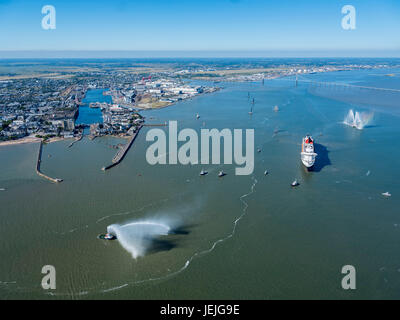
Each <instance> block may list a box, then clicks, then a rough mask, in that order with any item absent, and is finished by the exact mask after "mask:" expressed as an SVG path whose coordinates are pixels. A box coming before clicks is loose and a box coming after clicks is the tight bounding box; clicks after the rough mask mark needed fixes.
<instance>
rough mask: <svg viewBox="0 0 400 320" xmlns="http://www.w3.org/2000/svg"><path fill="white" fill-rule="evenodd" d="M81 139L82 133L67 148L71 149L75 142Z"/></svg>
mask: <svg viewBox="0 0 400 320" xmlns="http://www.w3.org/2000/svg"><path fill="white" fill-rule="evenodd" d="M82 138H83V133H82V134H81V135H79V136H78V137H77V138H76V139H75V140H74V141H72V142H71V144H70V145H69V146H68V148H71V147H72V146H73V145H74V143H75V142H78V141H80V140H82Z"/></svg>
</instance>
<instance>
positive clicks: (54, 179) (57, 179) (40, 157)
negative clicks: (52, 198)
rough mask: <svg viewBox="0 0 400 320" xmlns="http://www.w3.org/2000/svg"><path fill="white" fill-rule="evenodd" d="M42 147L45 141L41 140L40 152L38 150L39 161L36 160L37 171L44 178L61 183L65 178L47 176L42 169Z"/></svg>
mask: <svg viewBox="0 0 400 320" xmlns="http://www.w3.org/2000/svg"><path fill="white" fill-rule="evenodd" d="M42 148H43V142H42V141H40V145H39V152H38V157H37V161H36V173H37V174H38V175H39V176H41V177H42V178H45V179H47V180H49V181H51V182H55V183H59V182H62V181H63V179H59V178H51V177H49V176H46V175H45V174H44V173H42V172H41V171H40V163H41V162H42Z"/></svg>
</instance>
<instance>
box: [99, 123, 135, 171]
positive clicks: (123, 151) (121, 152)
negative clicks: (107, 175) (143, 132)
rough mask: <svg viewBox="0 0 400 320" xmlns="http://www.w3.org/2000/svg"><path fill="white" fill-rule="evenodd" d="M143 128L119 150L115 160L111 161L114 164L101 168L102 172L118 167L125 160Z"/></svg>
mask: <svg viewBox="0 0 400 320" xmlns="http://www.w3.org/2000/svg"><path fill="white" fill-rule="evenodd" d="M141 128H142V126H139V127H138V130H137V131H136V132H135V133H134V134H133V135H132V136H131V137H130V138H129V140H128V142H127V143H126V144H125V145H124V146H123V147H122V148H121V149H120V150H118V152H117V153H116V155H115V156H114V158H113V159H112V161H111V162H112V164H110V165H108V166H105V167H103V168H101V170H103V171H106V170H108V169H111V168H112V167H114V166H116V165H117V164H119V163H120V162H121V161H122V160H123V159H124V157H125V155H126V154H127V152H128V150H129V149H130V147H131V146H132V144H133V142H134V141H135V139H136V137H137V135H138V134H139V131H140V129H141Z"/></svg>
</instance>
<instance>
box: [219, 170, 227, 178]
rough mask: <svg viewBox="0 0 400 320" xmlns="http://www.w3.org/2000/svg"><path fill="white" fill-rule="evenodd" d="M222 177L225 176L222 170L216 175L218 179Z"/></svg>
mask: <svg viewBox="0 0 400 320" xmlns="http://www.w3.org/2000/svg"><path fill="white" fill-rule="evenodd" d="M223 176H226V173H225V172H223V171H222V170H221V171H220V172H219V173H218V177H220V178H221V177H223Z"/></svg>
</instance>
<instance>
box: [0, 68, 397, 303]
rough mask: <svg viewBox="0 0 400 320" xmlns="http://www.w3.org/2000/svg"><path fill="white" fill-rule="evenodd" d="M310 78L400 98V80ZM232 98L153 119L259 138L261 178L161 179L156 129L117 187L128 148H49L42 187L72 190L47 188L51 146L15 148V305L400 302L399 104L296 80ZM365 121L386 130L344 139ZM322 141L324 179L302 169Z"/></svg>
mask: <svg viewBox="0 0 400 320" xmlns="http://www.w3.org/2000/svg"><path fill="white" fill-rule="evenodd" d="M387 74H394V76H392V77H390V78H389V77H388V76H387ZM307 77H308V78H312V79H316V80H321V81H322V80H325V81H330V82H335V81H338V82H345V83H354V84H371V83H373V85H374V86H378V87H384V86H386V87H392V88H398V89H400V78H399V77H400V71H399V70H378V71H376V70H373V71H371V70H366V71H351V72H337V73H327V74H315V75H308V76H307ZM211 85H212V84H211ZM219 85H220V86H222V87H223V89H222V90H220V91H218V92H215V93H212V94H208V95H202V96H199V97H196V98H194V99H192V100H187V101H183V102H179V103H177V104H176V105H174V106H171V107H168V108H164V109H161V110H152V111H144V112H142V114H143V115H144V116H145V117H146V121H147V123H164V122H165V121H169V120H177V121H178V129H183V128H193V129H195V130H197V131H200V129H201V128H209V129H211V128H217V129H223V128H231V129H241V128H242V129H247V128H252V129H254V130H255V148H256V150H257V148H259V149H260V152H256V153H255V169H254V173H253V174H252V175H249V176H236V175H235V171H234V169H235V165H224V164H221V165H187V166H183V165H179V164H178V165H155V166H151V165H149V164H148V163H147V161H146V158H145V152H146V149H147V147H148V146H149V145H150V142H147V141H146V139H145V137H146V133H147V131H148V130H150V129H151V127H144V128H143V129H142V130H141V131H140V133H139V135H138V137H137V139H136V141H135V143H134V145H133V146H132V148H131V149H130V151H129V152H128V154H127V155H126V157H125V159H124V160H123V161H122V162H121V163H120V164H119V165H118V166H116V167H114V168H112V169H111V170H108V171H106V172H103V171H102V170H101V168H102V167H103V166H104V165H105V164H109V163H110V162H111V159H112V157H113V156H114V154H115V152H116V149H115V146H116V145H117V144H118V143H122V142H123V141H122V140H120V139H116V138H111V137H104V138H97V139H95V140H93V141H90V140H89V139H87V138H86V137H84V138H83V139H82V140H81V141H80V142H77V143H75V144H74V145H73V146H72V147H71V148H68V145H69V142H68V141H62V142H57V143H51V144H48V145H46V146H44V148H43V157H42V171H43V172H44V173H45V174H47V175H49V176H56V177H60V178H62V179H64V181H63V182H62V183H60V184H52V183H49V182H48V181H46V180H44V179H42V178H41V177H39V176H37V175H36V173H35V160H36V156H37V148H38V145H37V144H26V145H15V146H8V147H0V158H1V162H2V170H1V171H0V188H4V189H5V190H4V191H0V207H1V209H0V219H1V224H0V234H1V235H2V239H3V241H2V242H1V243H0V256H1V263H0V298H2V299H7V298H22V299H28V298H33V299H43V298H44V299H175V298H176V299H188V298H190V299H307V298H310V299H315V298H323V299H359V298H367V299H381V298H386V299H392V298H397V299H398V298H400V241H399V240H400V212H399V210H398V208H399V207H400V200H399V199H400V186H399V184H398V183H397V181H399V180H400V170H399V158H400V154H399V153H400V151H399V150H400V139H399V137H400V126H399V120H400V118H399V113H398V110H399V107H400V105H399V104H398V103H399V102H398V101H400V100H399V99H398V98H399V95H397V96H396V95H395V94H391V93H390V94H387V95H386V96H385V95H384V94H383V93H375V95H374V93H373V92H372V93H371V91H368V90H358V89H346V90H347V91H345V92H344V90H341V89H339V88H333V87H314V86H310V84H307V83H301V82H300V83H299V85H298V86H297V87H295V86H294V81H293V80H290V79H284V80H279V81H278V80H272V81H265V83H264V85H262V84H261V83H223V84H219ZM248 94H250V97H251V98H250V99H252V98H254V99H255V105H254V107H253V115H249V113H248V112H249V110H250V100H249V99H248ZM366 95H367V96H368V95H369V96H372V97H376V95H379V96H380V97H381V100H379V99H372V98H368V99H366ZM396 97H397V98H396ZM86 99H87V100H86V101H87V102H90V101H89V99H90V96H89V94H88V96H87V97H86ZM93 99H95V100H96V99H98V98H96V97H94V98H93ZM382 99H383V100H382ZM275 106H278V109H279V111H274V107H275ZM350 109H353V110H354V111H359V112H373V119H372V120H371V122H370V123H369V124H368V125H367V126H365V127H364V129H363V130H358V129H355V128H352V127H350V126H347V125H344V124H343V121H344V118H345V117H346V115H347V114H348V112H349V110H350ZM197 113H198V114H199V115H200V118H199V119H196V114H197ZM158 128H159V129H161V130H165V131H167V128H166V127H158ZM306 134H312V135H313V136H314V138H315V142H316V152H317V153H318V157H317V160H316V166H315V170H314V171H312V172H307V171H305V170H304V167H303V166H302V164H301V162H300V149H301V139H302V137H303V136H305V135H306ZM201 169H205V170H207V171H208V172H209V174H208V175H207V176H204V177H200V176H199V172H200V170H201ZM219 170H224V171H225V172H226V173H227V175H226V176H225V177H223V178H218V177H217V174H218V172H219ZM265 170H268V171H269V174H268V175H264V172H265ZM295 178H296V179H298V181H299V182H300V186H299V187H298V188H295V189H293V188H291V187H290V183H291V182H292V181H293V180H294V179H295ZM386 191H389V192H390V193H391V194H392V196H391V197H389V198H387V197H384V196H382V193H383V192H386ZM149 223H150V225H149ZM151 224H155V225H156V226H157V227H156V228H152V225H151ZM107 228H109V229H110V228H111V229H113V230H117V231H118V232H120V234H121V232H122V233H123V232H128V235H127V236H126V237H125V238H124V239H125V240H126V241H127V242H124V243H122V242H119V241H118V240H114V241H105V240H100V239H98V235H99V234H102V233H105V232H106V231H107ZM129 232H131V233H129ZM131 234H133V236H132V237H131V236H130V235H131ZM127 243H128V244H127ZM132 246H133V247H132ZM134 252H135V254H134ZM44 265H53V266H54V267H55V268H56V271H57V273H56V275H57V277H56V280H57V288H56V290H43V289H42V288H41V279H42V277H43V276H44V275H43V274H41V270H42V267H43V266H44ZM344 265H353V266H355V268H356V270H357V290H354V291H351V290H347V291H346V290H343V289H342V287H341V280H342V277H343V275H342V274H341V269H342V267H343V266H344Z"/></svg>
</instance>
